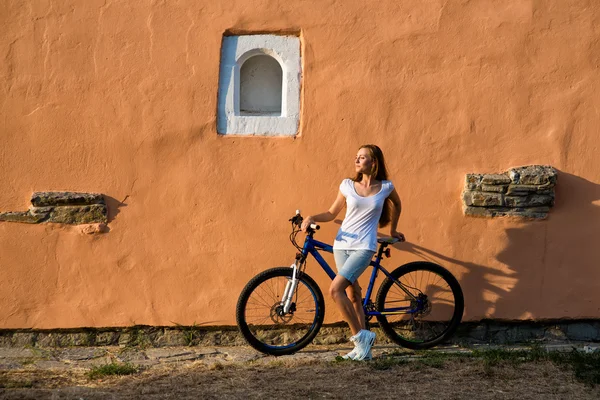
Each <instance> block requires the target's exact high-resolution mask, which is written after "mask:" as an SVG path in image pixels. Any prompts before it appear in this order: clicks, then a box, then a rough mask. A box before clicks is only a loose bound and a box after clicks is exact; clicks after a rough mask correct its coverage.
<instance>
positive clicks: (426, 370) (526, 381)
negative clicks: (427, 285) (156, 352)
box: [0, 358, 600, 400]
mask: <svg viewBox="0 0 600 400" xmlns="http://www.w3.org/2000/svg"><path fill="white" fill-rule="evenodd" d="M0 383H2V386H3V387H4V389H0V399H36V400H37V399H53V400H54V399H85V400H88V399H223V398H227V399H258V398H269V397H275V398H286V399H307V398H308V399H338V398H339V399H342V398H367V397H368V398H410V399H433V398H438V399H520V400H524V399H598V398H600V388H599V387H598V386H595V387H592V386H589V385H585V384H584V383H581V382H580V381H578V380H577V379H576V378H575V376H574V374H573V372H572V371H571V370H570V369H569V368H568V367H565V366H560V365H559V366H557V365H555V364H553V363H552V362H550V361H538V362H527V363H522V364H513V363H505V364H500V365H494V366H490V365H486V364H485V363H484V362H483V361H482V360H480V359H469V358H466V359H447V360H442V361H439V360H438V361H436V362H433V363H427V362H422V361H402V360H400V362H398V361H397V360H396V361H394V362H393V363H391V364H389V365H388V364H386V363H384V362H381V361H379V362H376V361H372V362H367V363H364V362H363V363H358V362H351V361H342V362H339V361H322V360H318V361H306V362H294V363H289V362H285V361H279V360H275V361H272V362H269V363H267V364H264V363H262V364H257V363H253V362H246V363H240V364H237V365H222V364H219V363H216V364H212V365H208V366H207V365H205V364H187V365H173V366H169V367H167V368H160V369H157V368H152V369H147V370H145V371H141V372H139V373H137V374H134V375H127V376H111V377H105V378H103V379H91V378H90V377H89V376H88V375H87V371H86V370H85V369H80V368H79V369H73V370H62V371H53V370H30V371H27V370H23V369H20V370H11V371H1V372H0Z"/></svg>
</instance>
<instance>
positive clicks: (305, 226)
mask: <svg viewBox="0 0 600 400" xmlns="http://www.w3.org/2000/svg"><path fill="white" fill-rule="evenodd" d="M314 223H315V220H314V219H313V217H311V216H308V217H306V218H304V221H302V226H300V229H302V232H306V229H308V227H309V226H310V225H311V224H314Z"/></svg>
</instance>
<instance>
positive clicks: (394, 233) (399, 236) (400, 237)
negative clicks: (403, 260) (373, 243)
mask: <svg viewBox="0 0 600 400" xmlns="http://www.w3.org/2000/svg"><path fill="white" fill-rule="evenodd" d="M390 236H391V237H393V238H396V239H398V240H400V241H401V242H404V241H406V238H405V237H404V234H403V233H401V232H398V231H396V230H394V231H391V232H390Z"/></svg>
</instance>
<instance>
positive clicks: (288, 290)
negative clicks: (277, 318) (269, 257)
mask: <svg viewBox="0 0 600 400" xmlns="http://www.w3.org/2000/svg"><path fill="white" fill-rule="evenodd" d="M290 268H292V269H293V272H292V278H291V279H288V281H287V283H286V285H285V290H284V291H283V296H282V298H281V304H283V315H286V314H287V313H289V312H290V308H291V306H292V298H293V297H294V293H296V287H297V286H298V266H297V265H296V263H295V262H294V263H293V264H292V265H291V266H290Z"/></svg>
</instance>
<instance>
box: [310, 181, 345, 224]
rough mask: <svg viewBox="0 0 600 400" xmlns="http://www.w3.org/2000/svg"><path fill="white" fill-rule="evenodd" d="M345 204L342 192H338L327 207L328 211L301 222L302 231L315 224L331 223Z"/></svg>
mask: <svg viewBox="0 0 600 400" xmlns="http://www.w3.org/2000/svg"><path fill="white" fill-rule="evenodd" d="M345 202H346V199H345V198H344V195H343V194H342V192H340V191H338V195H337V197H336V199H335V201H334V202H333V204H332V205H331V207H329V210H328V211H326V212H324V213H321V214H317V215H314V216H308V217H306V218H305V219H304V221H303V222H302V230H303V231H306V228H308V226H309V225H310V224H314V223H315V222H329V221H333V219H334V218H335V217H337V215H338V214H339V213H340V211H342V208H344V204H345Z"/></svg>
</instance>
